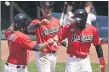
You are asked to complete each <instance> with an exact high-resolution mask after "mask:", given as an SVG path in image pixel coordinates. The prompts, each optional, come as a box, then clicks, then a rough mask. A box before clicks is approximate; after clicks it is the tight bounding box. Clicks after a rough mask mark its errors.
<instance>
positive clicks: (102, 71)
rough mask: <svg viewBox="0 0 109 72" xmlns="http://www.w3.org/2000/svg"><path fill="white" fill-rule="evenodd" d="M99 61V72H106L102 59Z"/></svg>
mask: <svg viewBox="0 0 109 72" xmlns="http://www.w3.org/2000/svg"><path fill="white" fill-rule="evenodd" d="M99 61H100V72H104V71H105V70H106V65H105V60H104V57H102V58H100V59H99Z"/></svg>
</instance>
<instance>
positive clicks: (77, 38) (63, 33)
mask: <svg viewBox="0 0 109 72" xmlns="http://www.w3.org/2000/svg"><path fill="white" fill-rule="evenodd" d="M58 36H59V40H60V41H61V40H63V39H65V38H67V39H68V48H67V53H68V54H70V55H78V56H79V55H80V56H82V55H89V53H90V51H89V49H90V47H91V43H93V44H94V45H99V44H100V38H99V35H98V32H97V30H96V28H95V27H93V26H90V25H89V26H87V27H86V28H85V29H83V30H82V31H81V30H80V29H79V28H77V27H76V26H75V24H72V25H66V26H65V27H64V28H63V29H62V30H60V31H59V33H58Z"/></svg>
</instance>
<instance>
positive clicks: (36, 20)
mask: <svg viewBox="0 0 109 72" xmlns="http://www.w3.org/2000/svg"><path fill="white" fill-rule="evenodd" d="M39 22H40V19H35V20H33V21H31V23H30V25H32V24H38V23H39Z"/></svg>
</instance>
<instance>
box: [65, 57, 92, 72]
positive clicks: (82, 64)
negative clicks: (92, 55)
mask: <svg viewBox="0 0 109 72" xmlns="http://www.w3.org/2000/svg"><path fill="white" fill-rule="evenodd" d="M65 72H92V68H91V64H90V59H89V57H86V58H76V57H75V56H74V57H68V58H67V61H66V68H65Z"/></svg>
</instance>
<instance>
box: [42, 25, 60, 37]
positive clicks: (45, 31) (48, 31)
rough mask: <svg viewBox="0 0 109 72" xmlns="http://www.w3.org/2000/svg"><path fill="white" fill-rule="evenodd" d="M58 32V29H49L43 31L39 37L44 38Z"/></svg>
mask: <svg viewBox="0 0 109 72" xmlns="http://www.w3.org/2000/svg"><path fill="white" fill-rule="evenodd" d="M58 31H59V27H54V28H51V29H43V31H42V33H41V35H42V36H44V35H47V34H54V33H57V32H58Z"/></svg>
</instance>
